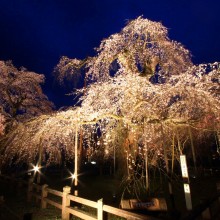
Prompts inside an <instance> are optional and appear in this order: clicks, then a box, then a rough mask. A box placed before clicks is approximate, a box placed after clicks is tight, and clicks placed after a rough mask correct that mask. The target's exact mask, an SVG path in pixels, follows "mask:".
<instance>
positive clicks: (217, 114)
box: [6, 17, 220, 187]
mask: <svg viewBox="0 0 220 220" xmlns="http://www.w3.org/2000/svg"><path fill="white" fill-rule="evenodd" d="M97 52H98V53H97V56H94V57H92V58H86V59H85V60H81V61H80V60H78V59H69V58H66V57H63V58H62V59H61V61H60V63H59V64H58V66H57V70H58V72H59V74H60V75H59V74H58V78H59V77H60V79H61V80H62V78H63V77H65V75H66V74H73V75H74V74H76V75H77V74H79V73H80V71H81V70H82V68H84V70H86V80H88V81H89V82H90V84H89V85H88V86H87V87H85V88H83V89H81V90H78V94H81V97H80V102H79V103H78V108H76V109H74V110H68V111H63V112H59V113H57V114H53V115H49V116H42V118H41V117H40V118H37V119H36V121H35V122H34V123H33V122H31V121H30V122H28V123H27V124H26V125H25V126H26V127H28V129H26V130H22V132H21V131H19V130H18V131H17V133H16V132H15V133H14V134H13V132H12V133H11V134H10V135H11V136H10V138H9V139H8V142H6V143H7V145H6V146H7V148H6V152H7V155H10V156H8V157H14V156H15V155H18V160H29V161H31V160H33V159H34V158H35V157H36V155H37V149H38V148H37V146H38V144H39V143H40V144H42V146H43V149H44V151H45V152H46V153H48V152H52V153H51V154H50V153H49V158H50V159H49V160H48V163H49V162H51V161H55V162H58V161H59V160H60V159H59V158H61V155H62V150H61V149H65V152H66V154H67V155H73V150H72V148H71V146H72V145H71V144H72V143H73V139H74V136H75V132H76V131H77V130H76V129H77V126H79V127H80V128H81V129H83V133H82V134H83V139H84V145H85V148H86V149H87V152H89V153H91V154H92V155H90V156H94V157H95V156H96V159H98V158H102V159H105V158H108V159H109V158H113V157H114V156H115V155H114V151H115V150H116V151H117V153H116V157H120V158H118V159H119V160H120V162H122V163H123V164H124V165H125V170H124V174H125V175H127V178H128V180H129V181H128V182H129V184H130V183H132V181H133V182H134V180H136V179H138V178H139V177H138V178H137V175H140V178H139V180H141V181H142V180H143V178H146V180H145V183H146V187H148V185H147V182H148V170H149V169H150V168H152V167H155V168H157V169H160V170H161V171H162V172H165V173H168V174H169V173H170V171H171V170H172V171H173V170H174V162H175V161H178V160H179V155H180V154H182V153H188V151H187V150H188V149H189V148H188V146H190V145H193V138H195V139H196V140H199V139H202V138H203V137H205V136H206V135H207V132H206V131H209V132H216V131H219V130H220V96H219V95H220V93H219V91H220V87H219V84H220V66H219V63H217V62H216V63H213V64H201V65H193V64H192V62H191V60H190V53H189V51H188V50H186V49H185V48H184V47H183V46H182V45H181V44H180V43H178V42H175V41H171V40H170V39H169V37H168V36H167V29H166V28H165V27H164V26H163V25H162V24H161V23H157V22H152V21H149V20H147V19H143V18H142V17H139V18H137V19H135V20H133V21H130V22H129V23H128V24H127V25H126V27H125V28H123V29H122V31H121V32H119V33H117V34H114V35H111V36H110V37H109V38H107V39H105V40H103V41H102V42H101V45H100V47H99V48H98V49H97ZM74 77H75V76H74ZM91 82H92V83H91ZM44 117H46V119H45V118H44ZM32 124H34V126H32ZM22 129H24V128H22ZM78 131H79V129H78ZM94 132H95V133H96V134H97V136H98V137H97V138H94V135H92V134H93V133H94ZM20 133H23V134H24V133H26V134H27V136H25V135H24V137H23V136H22V137H21V135H20ZM30 136H31V137H32V138H30ZM81 137H82V136H81ZM25 138H26V141H25V140H24V139H25ZM19 140H22V141H20V142H19ZM100 141H101V143H102V145H101V146H100V145H99V144H97V143H98V142H100ZM94 142H97V143H94ZM11 143H13V144H11ZM19 143H21V144H19ZM24 143H25V144H24ZM29 143H32V145H31V146H29ZM113 146H114V147H113ZM12 149H13V150H12ZM18 149H19V152H18ZM30 149H31V151H28V150H30ZM99 150H102V151H103V152H101V153H100V152H97V151H99ZM106 150H107V151H108V155H106V154H105V153H104V152H106ZM197 150H198V149H197ZM193 151H194V150H193ZM25 152H26V153H25ZM22 155H23V156H22ZM58 155H59V156H58ZM136 174H137V175H136ZM133 177H135V178H136V179H134V178H133ZM132 178H133V179H132ZM136 183H138V184H139V183H140V182H136ZM130 185H131V184H130ZM139 185H140V184H139Z"/></svg>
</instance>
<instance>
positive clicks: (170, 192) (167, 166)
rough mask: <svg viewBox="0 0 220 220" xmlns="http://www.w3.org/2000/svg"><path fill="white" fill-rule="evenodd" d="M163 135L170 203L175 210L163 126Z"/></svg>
mask: <svg viewBox="0 0 220 220" xmlns="http://www.w3.org/2000/svg"><path fill="white" fill-rule="evenodd" d="M161 133H162V138H163V141H162V142H163V150H164V161H165V165H166V171H167V175H168V178H167V180H168V190H169V196H170V201H171V206H172V207H171V208H172V209H173V208H175V203H174V197H173V188H172V184H171V178H172V176H171V174H170V169H169V162H168V157H167V149H166V143H165V141H164V138H165V134H164V132H163V126H162V124H161Z"/></svg>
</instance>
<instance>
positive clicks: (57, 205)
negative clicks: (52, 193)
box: [44, 198, 62, 209]
mask: <svg viewBox="0 0 220 220" xmlns="http://www.w3.org/2000/svg"><path fill="white" fill-rule="evenodd" d="M44 201H45V202H47V203H48V204H50V205H53V206H55V207H56V208H58V209H62V205H61V204H59V203H57V202H54V201H53V200H51V199H48V198H44Z"/></svg>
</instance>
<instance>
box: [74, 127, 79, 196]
mask: <svg viewBox="0 0 220 220" xmlns="http://www.w3.org/2000/svg"><path fill="white" fill-rule="evenodd" d="M77 148H78V124H76V133H75V168H74V169H75V171H74V175H75V179H74V187H75V189H74V195H75V196H78V149H77Z"/></svg>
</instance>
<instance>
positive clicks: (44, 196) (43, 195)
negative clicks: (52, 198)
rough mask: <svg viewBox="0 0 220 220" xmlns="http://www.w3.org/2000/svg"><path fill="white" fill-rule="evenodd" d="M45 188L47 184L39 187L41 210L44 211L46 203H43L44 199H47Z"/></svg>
mask: <svg viewBox="0 0 220 220" xmlns="http://www.w3.org/2000/svg"><path fill="white" fill-rule="evenodd" d="M47 187H48V185H47V184H44V185H43V186H42V187H41V208H42V209H46V208H47V202H46V201H44V198H46V197H47V194H48V192H47Z"/></svg>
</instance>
